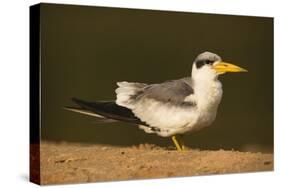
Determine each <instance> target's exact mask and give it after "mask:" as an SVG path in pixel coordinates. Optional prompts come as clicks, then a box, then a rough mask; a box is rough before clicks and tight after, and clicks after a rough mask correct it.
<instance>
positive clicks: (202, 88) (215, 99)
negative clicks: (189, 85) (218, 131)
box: [194, 80, 222, 121]
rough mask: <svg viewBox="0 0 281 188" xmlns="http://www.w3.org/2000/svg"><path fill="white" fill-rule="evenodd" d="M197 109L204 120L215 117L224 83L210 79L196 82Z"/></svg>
mask: <svg viewBox="0 0 281 188" xmlns="http://www.w3.org/2000/svg"><path fill="white" fill-rule="evenodd" d="M194 89H195V96H196V98H197V111H198V114H199V116H200V117H198V118H199V119H202V121H213V120H214V119H215V116H216V113H217V108H218V105H219V104H220V101H221V97H222V85H221V83H220V81H218V80H209V81H205V82H200V83H199V84H196V87H195V88H194Z"/></svg>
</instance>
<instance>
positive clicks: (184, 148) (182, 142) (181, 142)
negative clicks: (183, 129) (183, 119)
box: [178, 134, 186, 151]
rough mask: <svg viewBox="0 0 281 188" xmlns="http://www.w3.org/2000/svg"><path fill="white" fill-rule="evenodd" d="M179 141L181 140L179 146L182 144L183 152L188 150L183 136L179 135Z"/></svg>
mask: <svg viewBox="0 0 281 188" xmlns="http://www.w3.org/2000/svg"><path fill="white" fill-rule="evenodd" d="M178 140H179V144H180V146H181V150H182V151H184V150H186V147H185V145H184V140H183V135H182V134H181V135H179V137H178Z"/></svg>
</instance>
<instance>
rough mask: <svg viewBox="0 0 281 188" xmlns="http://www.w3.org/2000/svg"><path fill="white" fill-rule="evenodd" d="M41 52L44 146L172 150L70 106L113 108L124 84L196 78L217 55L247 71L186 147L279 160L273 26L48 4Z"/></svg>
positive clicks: (230, 77) (230, 84) (231, 78)
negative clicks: (207, 58)
mask: <svg viewBox="0 0 281 188" xmlns="http://www.w3.org/2000/svg"><path fill="white" fill-rule="evenodd" d="M41 47H42V54H41V58H42V59H41V60H42V61H41V63H42V67H41V68H42V127H41V131H42V133H41V136H42V139H44V140H53V141H74V142H92V143H102V144H113V145H134V144H139V143H146V142H148V143H155V144H158V145H171V142H170V140H169V139H167V138H161V137H158V136H156V135H148V134H145V133H144V132H143V131H142V130H139V129H138V128H137V127H136V126H134V125H129V124H124V123H114V124H97V123H95V122H94V121H93V119H92V118H91V117H88V116H85V115H81V114H76V113H73V112H69V111H66V110H64V109H63V108H62V107H63V106H65V105H73V104H72V103H71V101H70V98H71V97H73V96H75V97H78V98H81V99H86V100H112V99H115V93H114V90H115V89H116V82H117V81H124V80H126V81H134V82H135V81H137V82H145V83H157V82H162V81H165V80H170V79H177V78H181V77H184V76H187V75H188V76H189V75H190V73H191V67H192V62H193V60H194V58H195V57H196V56H197V55H198V54H199V53H201V52H204V51H211V52H214V53H217V54H219V55H220V56H221V57H222V58H223V59H224V60H226V61H229V62H232V63H234V64H237V65H239V66H242V67H244V68H246V69H247V70H249V72H248V73H245V74H239V73H238V74H230V73H229V74H226V75H223V76H221V77H220V80H221V81H222V82H223V89H224V95H223V99H222V102H221V105H220V107H219V111H218V115H217V119H216V121H215V122H214V123H213V125H212V126H210V127H208V128H206V129H204V130H202V131H200V132H198V133H195V134H192V135H188V136H186V137H185V140H186V143H187V145H188V146H191V147H199V148H201V149H206V148H207V149H219V148H225V149H231V148H234V149H239V150H253V149H258V150H260V151H265V150H266V151H272V146H273V19H272V18H262V17H245V16H227V15H214V14H199V13H196V14H195V13H184V12H167V11H153V10H133V9H120V8H104V7H87V6H70V5H51V4H42V5H41ZM163 118H164V117H163Z"/></svg>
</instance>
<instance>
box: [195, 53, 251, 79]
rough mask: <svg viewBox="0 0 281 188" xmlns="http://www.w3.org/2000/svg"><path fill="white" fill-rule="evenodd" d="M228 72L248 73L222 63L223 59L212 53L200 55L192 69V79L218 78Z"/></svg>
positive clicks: (229, 64)
mask: <svg viewBox="0 0 281 188" xmlns="http://www.w3.org/2000/svg"><path fill="white" fill-rule="evenodd" d="M227 72H247V70H246V69H243V68H241V67H238V66H236V65H233V64H231V63H227V62H224V61H222V58H221V57H220V56H218V55H217V54H214V53H211V52H204V53H201V54H199V55H198V56H197V57H196V59H195V61H194V62H193V67H192V78H198V79H200V78H202V79H204V78H214V79H215V78H217V77H218V75H221V74H224V73H227Z"/></svg>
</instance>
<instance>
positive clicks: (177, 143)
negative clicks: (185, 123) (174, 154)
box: [172, 135, 182, 151]
mask: <svg viewBox="0 0 281 188" xmlns="http://www.w3.org/2000/svg"><path fill="white" fill-rule="evenodd" d="M172 140H173V142H174V144H175V146H176V148H177V150H178V151H182V147H181V145H180V144H179V142H178V141H177V137H176V136H175V135H174V136H172Z"/></svg>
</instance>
